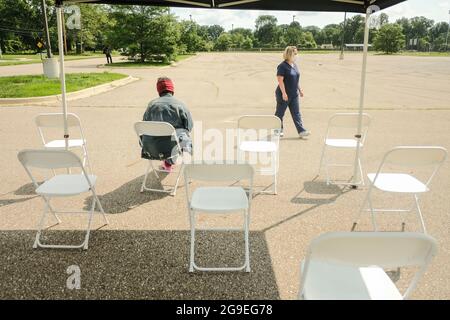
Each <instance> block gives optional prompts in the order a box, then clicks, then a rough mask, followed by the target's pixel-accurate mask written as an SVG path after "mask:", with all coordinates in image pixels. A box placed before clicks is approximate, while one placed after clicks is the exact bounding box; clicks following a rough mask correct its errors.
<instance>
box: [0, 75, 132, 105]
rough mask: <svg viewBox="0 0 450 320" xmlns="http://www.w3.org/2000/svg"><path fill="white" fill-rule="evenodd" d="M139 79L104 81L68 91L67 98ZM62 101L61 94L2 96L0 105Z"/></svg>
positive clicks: (88, 95)
mask: <svg viewBox="0 0 450 320" xmlns="http://www.w3.org/2000/svg"><path fill="white" fill-rule="evenodd" d="M137 80H139V78H134V77H132V76H128V77H126V78H123V79H120V80H115V81H112V82H108V83H104V84H101V85H98V86H95V87H91V88H86V89H83V90H79V91H75V92H70V93H67V95H66V98H67V101H72V100H76V99H81V98H87V97H90V96H93V95H96V94H99V93H103V92H107V91H110V90H113V89H115V88H118V87H121V86H124V85H127V84H130V83H132V82H135V81H137ZM60 101H61V95H60V94H57V95H52V96H44V97H31V98H0V106H3V105H9V106H17V105H30V104H33V105H35V104H43V103H56V102H60Z"/></svg>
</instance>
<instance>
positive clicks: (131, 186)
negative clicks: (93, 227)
mask: <svg viewBox="0 0 450 320" xmlns="http://www.w3.org/2000/svg"><path fill="white" fill-rule="evenodd" d="M165 175H166V174H164V175H161V174H160V177H161V178H162V179H163V178H164V177H165ZM143 180H144V176H143V175H142V176H140V177H137V178H135V179H133V180H131V181H129V182H127V183H125V184H123V185H121V186H120V187H119V188H117V189H115V190H113V191H111V192H108V193H106V194H103V195H98V198H99V200H100V203H101V204H102V206H103V210H104V211H105V213H111V214H117V213H124V212H127V211H129V210H131V209H133V208H136V207H138V206H140V205H143V204H145V203H148V202H150V201H155V200H159V199H162V198H165V197H167V196H170V195H169V194H168V193H163V192H153V191H144V192H142V193H141V185H142V181H143ZM149 186H151V187H152V188H162V185H161V183H160V181H159V180H158V179H156V177H155V176H154V174H153V173H152V172H150V173H149V175H148V177H147V187H149ZM91 203H92V196H89V197H88V198H86V199H85V200H84V210H90V206H91ZM96 210H97V211H99V208H98V206H96Z"/></svg>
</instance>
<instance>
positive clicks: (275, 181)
mask: <svg viewBox="0 0 450 320" xmlns="http://www.w3.org/2000/svg"><path fill="white" fill-rule="evenodd" d="M277 180H278V179H277V173H276V172H275V174H274V176H273V194H274V195H276V194H277V193H278V191H277V182H278V181H277Z"/></svg>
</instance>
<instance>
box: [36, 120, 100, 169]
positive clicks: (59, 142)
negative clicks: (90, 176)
mask: <svg viewBox="0 0 450 320" xmlns="http://www.w3.org/2000/svg"><path fill="white" fill-rule="evenodd" d="M35 123H36V126H37V127H38V130H39V136H40V137H41V140H42V144H43V145H44V148H46V149H50V150H65V149H66V141H65V139H54V140H47V139H46V137H45V135H44V131H45V130H48V129H51V128H61V129H62V128H64V114H62V113H41V114H39V115H37V116H36V118H35ZM67 126H68V128H69V129H70V128H77V129H78V130H77V131H78V132H79V135H80V138H79V139H68V140H67V142H68V148H69V149H76V148H79V149H81V150H82V153H83V166H86V167H87V168H88V169H89V171H90V172H91V173H92V168H91V164H90V162H89V157H88V151H87V145H86V139H85V137H84V132H83V128H82V126H81V121H80V118H79V117H78V116H77V115H76V114H74V113H68V114H67Z"/></svg>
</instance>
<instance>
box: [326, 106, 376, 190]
mask: <svg viewBox="0 0 450 320" xmlns="http://www.w3.org/2000/svg"><path fill="white" fill-rule="evenodd" d="M358 118H359V114H358V113H336V114H334V115H333V116H332V117H331V118H330V120H329V121H328V127H327V132H326V135H325V139H324V145H323V149H322V156H321V158H320V166H319V173H318V175H319V176H320V174H321V173H322V169H323V168H325V173H326V179H327V180H326V181H327V184H331V183H334V184H341V185H349V184H351V185H355V184H361V185H364V178H363V171H362V165H361V156H360V155H359V157H358V159H357V163H358V169H359V174H360V178H361V179H360V181H359V182H357V183H355V182H351V183H347V182H339V183H337V182H336V181H332V180H331V179H330V173H329V168H330V167H353V165H354V164H353V160H354V157H352V163H351V164H350V163H340V164H338V163H331V162H329V160H328V158H327V153H328V150H329V149H330V148H335V149H343V150H346V149H348V150H352V151H353V150H356V148H357V146H358V139H356V137H353V136H352V137H349V134H350V130H351V132H352V134H354V132H356V131H357V127H358ZM370 121H371V118H370V116H369V115H368V114H367V113H364V114H363V122H362V136H361V139H360V142H359V146H360V149H361V150H362V148H363V147H364V144H365V140H366V137H367V132H368V130H369V126H370ZM338 131H341V132H338ZM352 154H353V153H352Z"/></svg>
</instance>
